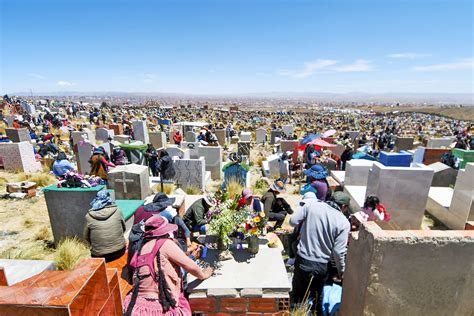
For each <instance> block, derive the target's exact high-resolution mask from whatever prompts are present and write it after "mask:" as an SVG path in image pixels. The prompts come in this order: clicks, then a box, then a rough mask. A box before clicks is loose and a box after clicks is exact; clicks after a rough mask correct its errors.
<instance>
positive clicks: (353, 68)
mask: <svg viewBox="0 0 474 316" xmlns="http://www.w3.org/2000/svg"><path fill="white" fill-rule="evenodd" d="M334 70H335V71H336V72H365V71H373V70H374V65H372V63H371V62H370V61H368V60H365V59H358V60H356V61H355V62H354V63H352V64H348V65H342V66H339V67H335V68H334Z"/></svg>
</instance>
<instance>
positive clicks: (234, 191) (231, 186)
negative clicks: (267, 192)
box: [226, 180, 244, 200]
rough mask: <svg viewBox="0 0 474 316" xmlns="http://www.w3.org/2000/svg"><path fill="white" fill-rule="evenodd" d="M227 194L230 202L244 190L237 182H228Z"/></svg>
mask: <svg viewBox="0 0 474 316" xmlns="http://www.w3.org/2000/svg"><path fill="white" fill-rule="evenodd" d="M226 189H227V192H228V193H229V198H230V199H231V200H233V199H235V197H236V196H238V195H241V194H242V190H243V189H244V188H243V187H242V185H240V182H239V181H237V180H230V181H229V182H227V188H226Z"/></svg>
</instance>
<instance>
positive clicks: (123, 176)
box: [115, 172, 133, 193]
mask: <svg viewBox="0 0 474 316" xmlns="http://www.w3.org/2000/svg"><path fill="white" fill-rule="evenodd" d="M115 182H122V183H123V193H127V182H129V183H130V182H133V180H132V179H126V178H125V172H123V173H122V179H115Z"/></svg>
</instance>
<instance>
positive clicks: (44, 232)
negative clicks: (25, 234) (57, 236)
mask: <svg viewBox="0 0 474 316" xmlns="http://www.w3.org/2000/svg"><path fill="white" fill-rule="evenodd" d="M34 238H35V240H43V241H46V240H49V239H50V238H51V232H50V230H49V229H48V227H46V226H43V227H41V228H40V230H38V231H37V232H36V234H35V236H34Z"/></svg>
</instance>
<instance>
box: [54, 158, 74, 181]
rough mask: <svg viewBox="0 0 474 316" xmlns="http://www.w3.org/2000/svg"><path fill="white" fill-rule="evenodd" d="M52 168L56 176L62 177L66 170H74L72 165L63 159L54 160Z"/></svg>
mask: <svg viewBox="0 0 474 316" xmlns="http://www.w3.org/2000/svg"><path fill="white" fill-rule="evenodd" d="M52 169H53V173H54V175H55V176H56V177H62V176H64V175H65V174H66V172H68V171H70V170H74V166H73V165H72V164H71V163H70V162H69V161H68V160H66V159H63V160H56V161H54V163H53V167H52Z"/></svg>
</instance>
